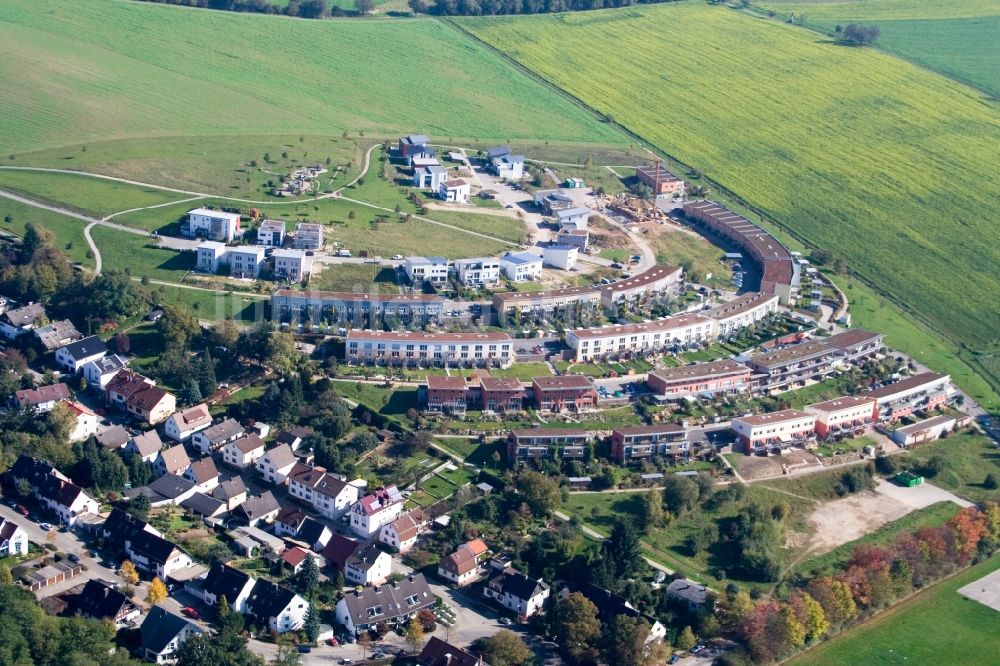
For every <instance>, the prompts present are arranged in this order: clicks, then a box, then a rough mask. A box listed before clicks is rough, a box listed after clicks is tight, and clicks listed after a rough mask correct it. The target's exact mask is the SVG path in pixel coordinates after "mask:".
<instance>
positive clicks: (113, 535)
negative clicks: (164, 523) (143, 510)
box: [101, 507, 155, 544]
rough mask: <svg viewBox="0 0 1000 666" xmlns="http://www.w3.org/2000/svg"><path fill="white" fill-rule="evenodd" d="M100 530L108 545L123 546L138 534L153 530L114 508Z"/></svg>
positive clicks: (128, 514) (142, 522) (144, 523)
mask: <svg viewBox="0 0 1000 666" xmlns="http://www.w3.org/2000/svg"><path fill="white" fill-rule="evenodd" d="M101 529H102V531H103V532H104V534H105V535H106V538H107V541H108V542H109V543H118V544H123V543H125V542H126V541H130V540H131V539H132V537H134V536H135V535H136V534H138V533H139V532H143V531H149V530H152V529H153V528H152V527H150V526H149V525H148V523H146V522H144V521H142V520H139V519H138V518H136V517H135V516H133V515H132V514H130V513H127V512H125V511H123V510H122V509H119V508H118V507H114V508H113V509H111V514H110V515H109V516H108V518H107V520H105V521H104V525H103V526H102V527H101ZM154 531H155V530H154Z"/></svg>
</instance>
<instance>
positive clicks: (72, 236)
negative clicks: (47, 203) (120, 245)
mask: <svg viewBox="0 0 1000 666" xmlns="http://www.w3.org/2000/svg"><path fill="white" fill-rule="evenodd" d="M8 218H9V219H10V222H7V219H8ZM0 220H2V224H0V229H2V230H3V231H5V232H8V233H12V234H15V235H17V236H23V235H24V226H25V225H26V224H28V223H31V224H34V225H36V226H39V227H43V228H44V229H46V230H47V231H49V232H50V233H51V234H52V244H53V246H54V247H56V248H58V249H59V250H60V251H61V252H62V253H63V254H65V255H66V256H67V257H68V258H69V259H70V260H71V261H73V262H76V263H79V264H80V265H81V266H84V267H86V268H93V267H94V260H93V259H91V258H89V257H87V239H86V238H84V237H83V228H84V227H85V226H87V225H86V223H85V222H84V221H83V220H77V219H75V218H72V217H67V216H65V215H60V214H59V213H53V212H52V211H48V210H43V209H41V208H35V207H34V206H29V205H27V204H23V203H20V202H18V201H11V200H10V199H6V198H4V197H0Z"/></svg>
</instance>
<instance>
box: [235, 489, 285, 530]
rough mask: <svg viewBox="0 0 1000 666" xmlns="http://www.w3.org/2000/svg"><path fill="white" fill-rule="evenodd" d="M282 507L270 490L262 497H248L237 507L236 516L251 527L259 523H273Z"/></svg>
mask: <svg viewBox="0 0 1000 666" xmlns="http://www.w3.org/2000/svg"><path fill="white" fill-rule="evenodd" d="M280 511H281V505H280V504H278V500H276V499H274V495H273V494H272V493H271V491H270V490H268V491H266V492H265V493H263V494H261V495H257V496H254V497H248V498H247V499H245V500H244V501H243V503H242V504H240V505H239V506H238V507H236V509H235V511H234V514H235V515H236V517H237V518H239V519H240V520H242V521H243V522H245V523H246V524H247V525H249V526H250V527H253V526H255V525H256V524H257V523H259V522H264V523H268V524H270V523H272V522H274V519H275V518H277V517H278V513H279V512H280Z"/></svg>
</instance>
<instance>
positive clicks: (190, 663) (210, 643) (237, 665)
mask: <svg viewBox="0 0 1000 666" xmlns="http://www.w3.org/2000/svg"><path fill="white" fill-rule="evenodd" d="M175 656H176V658H177V666H264V658H263V657H261V656H259V655H256V654H254V653H253V652H250V650H249V649H248V648H247V640H246V639H245V638H243V637H242V636H240V635H239V634H232V633H220V634H216V635H212V634H208V633H204V634H196V635H194V636H189V637H188V638H187V639H186V640H185V641H184V642H183V643H181V644H180V645H179V646H178V647H177V651H176V653H175Z"/></svg>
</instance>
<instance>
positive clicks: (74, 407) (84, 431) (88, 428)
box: [60, 400, 99, 442]
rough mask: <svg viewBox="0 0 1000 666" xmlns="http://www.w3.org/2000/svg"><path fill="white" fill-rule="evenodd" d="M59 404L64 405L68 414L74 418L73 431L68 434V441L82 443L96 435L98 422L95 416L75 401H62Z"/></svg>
mask: <svg viewBox="0 0 1000 666" xmlns="http://www.w3.org/2000/svg"><path fill="white" fill-rule="evenodd" d="M60 404H63V405H66V408H67V409H68V410H69V412H70V414H72V415H73V416H74V417H75V418H76V422H75V423H74V424H73V429H72V430H71V431H70V433H69V441H71V442H82V441H83V440H85V439H87V438H88V437H90V436H91V435H96V434H97V423H98V421H99V419H98V418H97V414H95V413H94V412H92V411H90V409H88V408H87V407H86V406H85V405H82V404H80V403H79V402H77V401H76V400H63V401H61V403H60Z"/></svg>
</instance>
